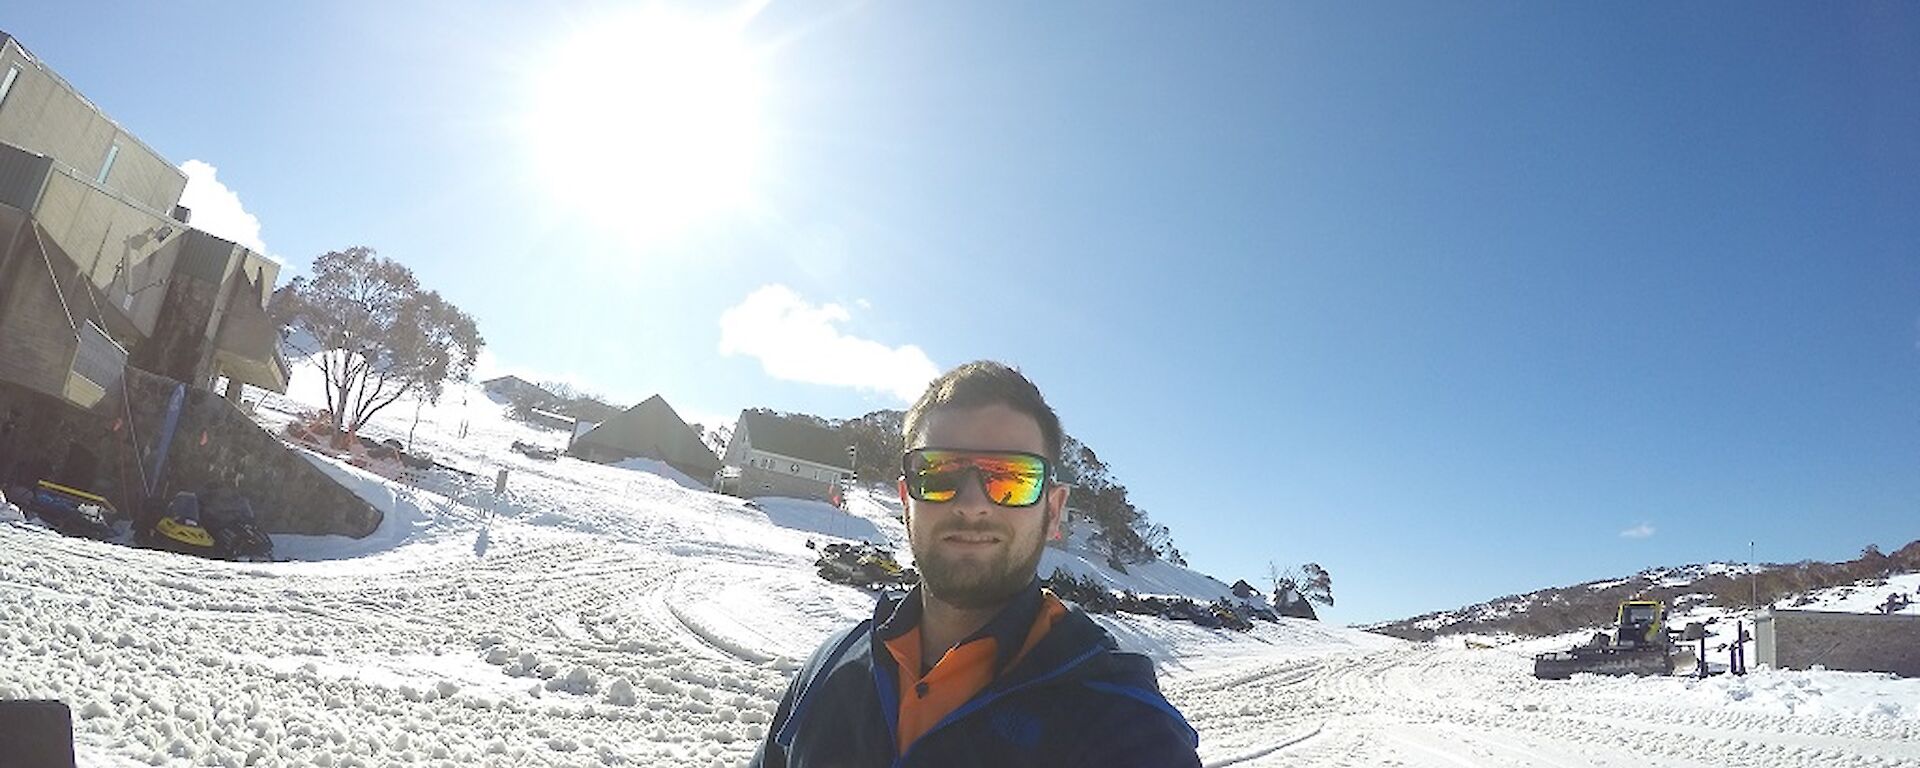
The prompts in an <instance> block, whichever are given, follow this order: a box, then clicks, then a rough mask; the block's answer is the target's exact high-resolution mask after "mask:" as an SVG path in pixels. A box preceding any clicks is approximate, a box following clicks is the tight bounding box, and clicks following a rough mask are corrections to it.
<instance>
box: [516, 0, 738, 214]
mask: <svg viewBox="0 0 1920 768" xmlns="http://www.w3.org/2000/svg"><path fill="white" fill-rule="evenodd" d="M755 63H756V62H755V60H754V57H753V55H752V54H751V52H750V51H748V50H747V48H746V47H745V46H744V45H743V44H742V42H741V40H740V37H739V33H738V28H737V26H736V25H735V24H733V23H731V22H730V20H728V19H700V18H694V17H690V16H685V15H679V14H676V13H673V12H671V11H667V10H664V9H650V10H644V11H639V12H634V13H630V14H627V15H623V16H618V17H614V18H608V19H601V20H599V21H597V22H595V23H593V24H592V25H591V26H589V27H587V28H583V29H580V30H579V31H577V32H576V33H575V34H574V35H573V36H572V37H571V38H570V39H568V40H566V41H565V42H564V43H563V44H562V45H561V46H560V47H559V48H557V49H556V50H555V51H554V52H553V53H552V55H551V57H550V60H549V63H548V66H546V67H545V68H544V69H543V72H542V75H541V77H540V79H539V80H538V81H537V82H536V83H535V84H534V88H535V93H536V96H535V98H534V103H533V105H532V106H533V111H532V113H531V114H530V115H529V116H528V123H527V127H528V131H527V132H528V135H529V137H530V139H531V141H532V146H531V150H532V153H533V157H534V162H535V165H536V167H537V168H538V169H539V172H540V174H541V175H542V176H543V177H544V181H545V183H546V184H547V186H548V188H549V189H550V190H551V191H552V193H553V194H554V195H555V197H556V198H557V199H558V201H559V202H560V203H561V204H562V205H565V206H567V207H569V208H571V209H573V210H576V211H579V212H582V213H586V214H588V215H589V216H590V217H592V218H594V219H596V220H598V221H599V222H600V223H602V224H605V225H608V226H614V227H618V228H620V229H621V230H623V231H624V232H626V233H627V234H629V235H635V236H640V237H642V238H644V239H654V238H657V237H659V236H661V235H664V234H667V233H671V232H673V231H676V230H679V229H681V228H683V227H685V226H687V225H689V224H692V223H694V222H695V221H697V220H699V219H701V218H703V217H705V216H707V215H710V214H712V213H715V212H717V211H721V210H724V209H728V208H732V207H735V206H739V205H741V204H743V203H744V202H745V201H746V200H747V198H748V196H749V194H750V192H751V190H752V186H753V176H754V168H755V165H756V161H757V159H758V158H757V155H758V153H759V151H760V114H759V101H760V80H759V77H758V74H757V72H756V71H755Z"/></svg>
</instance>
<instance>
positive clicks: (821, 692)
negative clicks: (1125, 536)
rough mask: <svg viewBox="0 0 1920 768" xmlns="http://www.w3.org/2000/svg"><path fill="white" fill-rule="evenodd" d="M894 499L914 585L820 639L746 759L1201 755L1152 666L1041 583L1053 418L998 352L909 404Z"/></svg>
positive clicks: (769, 762)
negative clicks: (902, 518) (900, 509)
mask: <svg viewBox="0 0 1920 768" xmlns="http://www.w3.org/2000/svg"><path fill="white" fill-rule="evenodd" d="M904 426H905V438H906V447H907V449H908V450H907V452H906V455H905V456H903V457H902V460H901V478H900V481H899V492H900V499H901V502H902V503H903V504H905V505H906V523H907V537H908V540H909V541H910V543H911V544H912V548H913V557H914V561H915V565H916V566H917V567H918V568H919V571H920V585H919V586H918V587H915V588H914V589H913V591H911V592H908V593H907V595H906V597H904V598H902V599H900V600H898V601H894V600H889V599H882V600H881V601H880V603H879V605H878V606H876V608H875V610H874V615H873V618H872V619H870V620H868V621H863V622H861V623H860V624H858V625H856V626H854V627H852V628H851V629H848V630H845V631H842V632H839V633H837V634H835V635H834V636H832V637H830V638H828V639H827V641H826V642H825V643H823V644H822V645H821V646H820V650H818V651H816V652H815V653H814V655H813V658H812V659H811V660H809V661H808V662H807V664H806V666H805V667H803V668H802V669H801V670H800V672H799V674H798V675H797V676H795V678H794V681H793V684H792V685H791V686H789V687H788V688H787V693H786V696H785V697H783V698H782V699H781V701H780V707H779V709H778V710H777V711H776V712H775V713H774V717H773V722H772V723H770V724H769V725H768V731H767V736H766V739H765V740H764V741H763V742H762V743H761V744H760V749H759V751H758V753H756V754H755V755H754V759H753V762H752V763H751V765H754V766H758V767H761V768H814V767H816V766H833V767H834V768H843V767H845V766H881V765H900V766H976V765H977V766H993V768H1012V767H1013V766H1042V765H1044V766H1102V767H1104V766H1156V767H1158V766H1198V765H1199V764H1200V760H1199V757H1198V756H1197V755H1196V754H1195V752H1194V749H1195V747H1196V745H1197V742H1198V738H1197V736H1196V734H1195V733H1194V731H1193V729H1192V728H1191V727H1190V726H1188V725H1187V722H1186V720H1185V719H1184V718H1182V717H1181V716H1180V713H1179V712H1178V711H1176V710H1175V709H1174V708H1173V705H1171V704H1169V703H1167V700H1166V699H1165V698H1164V697H1162V696H1161V695H1160V691H1159V686H1158V684H1157V683H1156V682H1155V679H1154V673H1153V665H1152V663H1151V662H1149V661H1148V660H1147V659H1146V658H1145V657H1143V656H1140V655H1137V654H1131V653H1121V652H1120V651H1118V650H1117V645H1116V644H1115V643H1114V641H1113V637H1112V636H1111V635H1108V634H1107V632H1106V631H1105V630H1103V629H1101V628H1100V626H1099V625H1098V624H1095V623H1094V622H1093V620H1091V619H1089V618H1087V616H1086V614H1085V613H1082V612H1081V611H1079V610H1078V609H1075V608H1068V607H1067V606H1066V605H1065V604H1063V603H1061V602H1060V600H1059V599H1058V598H1056V597H1054V596H1053V595H1052V594H1051V593H1049V592H1046V591H1043V590H1042V589H1041V588H1040V585H1039V582H1038V581H1037V580H1036V579H1035V570H1036V569H1037V567H1038V566H1039V563H1040V553H1041V551H1042V550H1043V549H1044V548H1045V546H1046V540H1047V539H1048V538H1049V537H1058V536H1059V533H1060V521H1061V517H1062V516H1063V515H1065V514H1066V507H1067V490H1068V489H1067V487H1066V486H1065V485H1063V484H1061V483H1060V482H1058V480H1057V477H1056V476H1055V474H1054V472H1055V470H1054V465H1055V463H1056V462H1057V461H1058V457H1059V455H1060V441H1061V433H1060V419H1059V417H1058V416H1055V415H1054V412H1053V409H1052V408H1049V407H1048V406H1047V403H1046V401H1045V400H1044V399H1042V398H1041V396H1040V390H1039V389H1038V388H1036V387H1034V385H1033V383H1032V382H1030V381H1028V380H1027V379H1026V377H1024V376H1022V375H1020V373H1019V372H1017V371H1015V370H1013V369H1011V368H1008V367H1006V366H1004V365H1001V364H999V363H993V362H975V363H968V364H966V365H963V366H960V367H959V368H956V369H954V370H952V371H949V372H947V373H946V374H945V375H943V376H941V377H940V378H939V379H938V380H936V381H934V382H933V384H932V385H930V386H929V387H928V388H927V391H926V393H925V394H923V395H921V397H920V400H919V402H917V403H915V404H914V406H913V408H912V409H911V410H909V411H907V415H906V422H905V425H904Z"/></svg>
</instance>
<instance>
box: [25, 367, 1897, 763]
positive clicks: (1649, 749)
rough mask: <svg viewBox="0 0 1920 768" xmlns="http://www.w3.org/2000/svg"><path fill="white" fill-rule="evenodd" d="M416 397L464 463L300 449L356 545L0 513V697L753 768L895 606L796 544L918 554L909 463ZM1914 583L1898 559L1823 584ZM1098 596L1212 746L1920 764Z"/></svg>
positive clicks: (451, 756)
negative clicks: (870, 621) (716, 483)
mask: <svg viewBox="0 0 1920 768" xmlns="http://www.w3.org/2000/svg"><path fill="white" fill-rule="evenodd" d="M303 376H304V377H305V378H304V379H303V378H302V377H303ZM311 379H312V374H311V372H310V371H302V372H300V373H297V374H296V378H295V389H294V392H293V394H292V397H291V398H281V397H269V398H267V400H266V401H265V402H263V403H262V404H261V407H260V408H259V410H258V414H259V415H258V418H259V419H260V420H261V421H262V422H263V424H265V425H266V426H267V427H268V428H270V429H274V428H277V427H278V426H279V425H280V424H284V423H285V422H286V421H287V420H289V419H291V418H293V417H294V414H295V413H296V412H297V411H298V410H299V409H300V408H302V407H312V406H311V403H313V402H315V401H316V400H317V397H316V395H315V393H314V391H313V389H312V388H311V387H312V385H313V382H312V380H311ZM303 386H305V387H306V388H305V389H303V388H302V387H303ZM411 405H412V404H410V403H407V404H401V405H396V406H395V407H394V408H393V409H391V410H392V411H394V412H395V415H393V416H392V417H390V418H391V421H383V422H376V424H375V425H372V426H371V427H370V429H369V430H368V431H369V432H370V433H372V435H373V436H375V437H381V438H384V437H395V438H398V439H400V440H402V441H403V442H409V443H411V444H412V445H413V446H414V447H415V448H416V449H419V450H421V451H424V452H429V453H431V454H433V455H434V456H435V457H436V458H437V459H439V460H440V461H441V462H443V463H446V464H449V465H452V466H457V467H461V468H463V469H465V470H467V471H468V472H471V473H472V475H471V476H463V475H457V474H453V473H448V472H441V473H435V474H434V475H432V476H430V477H428V478H425V479H423V480H421V481H420V485H419V486H418V487H414V486H408V485H403V484H399V483H396V482H393V481H389V480H386V479H384V478H381V477H379V476H376V475H372V474H368V473H366V472H363V471H360V470H358V469H355V468H353V467H350V466H347V465H344V464H342V463H340V462H337V461H334V460H332V459H329V458H326V457H322V456H317V455H309V456H308V460H310V461H312V462H314V463H315V464H316V466H319V467H320V468H321V469H322V470H323V471H326V472H327V473H329V474H330V475H332V476H333V477H335V478H336V479H338V480H339V481H340V482H341V483H342V484H344V485H345V486H346V487H348V488H349V489H351V490H353V491H354V492H355V493H357V494H359V495H360V496H361V497H362V498H365V499H367V500H368V501H369V502H370V503H372V504H374V505H375V506H377V507H378V508H379V509H381V510H382V511H383V512H384V513H385V515H386V517H385V519H384V521H383V522H382V524H381V526H380V527H379V529H378V530H377V531H375V532H374V533H373V534H372V535H371V536H368V537H367V538H364V539H357V540H356V539H347V538H343V537H329V536H317V537H296V536H278V537H276V539H275V543H276V552H278V553H279V554H280V555H282V556H283V557H290V558H294V560H293V561H289V562H278V563H244V564H243V563H224V562H213V561H206V560H199V559H194V558H187V557H181V556H176V555H171V554H167V553H162V552H156V551H149V550H141V549H134V548H129V547H124V546H117V545H113V544H106V543H100V542H93V541H86V540H81V539H72V538H66V537H62V536H59V535H58V534H56V533H54V532H52V531H50V530H48V529H46V528H44V527H41V526H37V525H33V524H30V523H23V522H19V521H10V520H8V521H0V615H3V616H5V617H7V620H6V621H4V622H0V659H5V660H6V663H5V664H0V697H6V698H26V697H50V698H58V699H61V700H64V701H66V702H67V703H68V704H69V705H70V706H71V707H72V708H73V710H74V713H75V718H76V728H75V730H76V739H77V742H78V748H79V754H80V760H81V764H83V765H91V766H122V765H232V766H239V765H319V766H374V765H414V764H428V765H442V764H447V765H452V764H459V765H466V764H484V765H582V764H596V765H696V766H709V765H713V766H730V765H738V764H740V763H742V762H743V761H744V760H745V759H746V758H747V757H748V756H749V755H750V754H751V753H752V750H753V748H754V745H755V743H756V742H757V740H759V739H760V738H761V737H763V736H764V735H765V732H766V728H767V725H768V723H769V722H770V719H771V717H772V713H773V710H774V707H775V705H776V703H777V701H778V699H779V697H780V695H781V693H782V692H783V691H784V689H785V687H786V684H787V681H788V678H789V676H790V675H791V674H792V673H793V670H794V669H795V668H796V667H797V666H798V665H799V664H800V663H801V661H802V660H804V659H805V658H806V657H807V655H808V654H810V653H811V652H812V651H813V649H814V647H815V646H816V645H817V644H818V643H819V642H820V640H821V639H822V638H823V637H824V636H825V635H827V634H828V633H829V632H832V631H833V630H835V629H838V628H841V627H844V626H846V625H847V624H849V623H851V622H853V621H856V620H858V619H859V618H862V617H864V616H866V615H868V614H869V613H870V612H871V610H872V604H873V597H872V596H871V595H869V594H868V593H865V592H862V591H859V590H855V589H851V588H847V587H841V586H835V585H831V584H828V583H826V582H824V581H822V580H820V579H819V578H817V577H816V576H815V575H814V573H813V567H812V562H813V557H814V554H815V553H814V551H813V550H810V549H808V548H807V546H806V544H807V542H809V541H813V542H815V543H816V544H819V543H825V542H827V541H833V540H863V541H870V542H873V543H876V544H880V545H883V546H888V547H891V548H893V549H894V551H895V552H896V553H897V554H898V555H899V556H900V557H901V558H902V559H903V560H907V561H910V559H911V553H910V551H909V549H908V547H907V546H906V531H905V528H904V527H903V525H902V524H901V522H900V520H899V515H900V502H899V500H898V499H897V498H896V497H895V496H894V495H893V491H892V489H891V488H886V487H880V488H866V489H859V490H856V491H854V492H853V493H851V494H850V495H849V498H848V499H847V508H846V509H845V510H841V509H836V508H833V507H831V506H828V505H825V504H820V503H818V502H811V501H804V500H797V499H759V500H756V502H755V503H753V504H752V505H749V504H747V503H746V502H744V501H742V500H740V499H735V498H731V497H726V496H720V495H716V494H712V493H708V492H706V491H704V490H702V489H701V488H700V487H699V484H698V483H697V482H691V479H690V478H685V477H684V476H679V477H676V476H675V475H677V474H678V473H674V472H672V471H671V469H670V468H665V467H664V466H663V465H652V466H649V465H645V464H634V463H629V464H628V465H627V466H625V467H620V466H603V465H598V464H592V463H587V462H581V461H578V460H575V459H571V458H565V457H563V458H561V459H560V460H559V461H556V462H539V461H534V460H531V459H528V458H526V457H523V456H520V455H518V454H516V453H513V452H512V451H510V450H509V449H508V445H509V444H510V443H511V442H512V441H513V440H528V439H537V438H538V436H539V434H540V432H539V431H538V430H537V429H536V428H533V427H530V426H528V425H525V424H520V423H518V422H514V421H512V420H509V419H507V418H505V415H504V407H503V406H502V405H500V404H499V403H496V402H494V401H492V400H491V399H489V398H487V397H486V396H485V395H484V394H482V393H480V392H479V390H478V389H477V388H473V387H459V388H453V389H451V390H450V391H449V392H448V394H447V395H446V396H445V397H443V398H442V399H441V401H440V403H438V404H435V405H429V406H426V407H423V408H421V409H420V413H421V417H420V423H419V424H418V426H417V427H416V426H415V425H413V424H412V419H411V413H412V412H413V410H414V409H413V408H412V407H411ZM398 414H408V416H407V418H401V416H399V415H398ZM409 432H411V433H412V434H411V435H409ZM502 468H504V469H507V470H508V481H507V485H506V490H505V491H504V492H503V493H500V494H497V495H496V494H495V493H494V492H493V491H494V473H495V472H496V471H497V470H499V469H502ZM0 509H4V507H3V506H0ZM1085 534H1086V531H1084V530H1076V531H1073V532H1071V533H1069V535H1068V536H1067V537H1066V538H1065V540H1064V541H1061V542H1058V543H1057V545H1056V546H1052V547H1049V549H1048V550H1047V551H1046V553H1045V555H1044V557H1043V560H1042V565H1041V569H1042V571H1043V573H1045V572H1051V570H1052V569H1053V568H1055V567H1059V568H1064V569H1066V570H1068V571H1069V572H1072V573H1075V574H1078V575H1085V576H1091V577H1093V578H1095V579H1098V580H1101V581H1103V582H1104V583H1107V584H1109V585H1111V586H1113V587H1115V588H1118V589H1130V590H1133V591H1135V592H1137V593H1141V594H1172V595H1186V596H1190V597H1192V598H1194V599H1196V600H1201V601H1206V600H1211V599H1213V598H1215V597H1219V596H1223V595H1226V594H1227V590H1228V588H1227V586H1226V585H1225V584H1224V583H1222V582H1221V581H1219V580H1216V579H1212V578H1210V577H1208V576H1206V575H1204V574H1200V573H1198V572H1195V571H1191V570H1188V569H1184V568H1178V567H1174V566H1171V565H1168V564H1166V563H1149V564H1138V565H1129V566H1128V567H1127V572H1126V573H1119V572H1117V571H1114V570H1112V569H1109V568H1108V567H1107V565H1106V564H1105V562H1104V560H1103V558H1101V557H1099V556H1098V555H1096V554H1093V553H1091V552H1090V551H1089V550H1088V548H1087V547H1086V539H1085ZM1901 579H1907V580H1905V581H1903V580H1901ZM1917 586H1920V584H1916V583H1915V582H1914V581H1913V580H1912V579H1908V578H1907V577H1901V578H1900V579H1895V580H1894V581H1893V582H1892V583H1890V584H1889V585H1888V587H1887V589H1886V590H1881V589H1877V590H1868V591H1863V592H1860V593H1858V594H1857V595H1850V596H1848V597H1846V598H1838V597H1836V598H1834V602H1833V603H1832V604H1834V605H1852V604H1853V603H1852V602H1846V601H1855V602H1858V601H1866V600H1868V599H1869V598H1872V599H1873V600H1874V601H1875V602H1877V601H1878V600H1879V599H1884V596H1885V591H1887V590H1890V589H1905V590H1908V591H1912V590H1913V589H1914V588H1915V587H1917ZM1870 593H1871V594H1870ZM1720 618H1721V621H1720V622H1718V623H1716V627H1720V626H1726V625H1727V624H1728V623H1729V622H1728V621H1727V619H1730V618H1733V616H1732V615H1731V614H1728V615H1725V616H1722V617H1720ZM1098 620H1099V621H1100V622H1101V623H1102V624H1104V625H1105V626H1106V627H1108V628H1109V629H1110V630H1111V631H1112V632H1113V634H1114V635H1115V637H1116V638H1117V639H1118V640H1119V642H1120V643H1121V645H1122V646H1123V647H1126V648H1128V649H1131V650H1136V651H1139V652H1143V653H1146V654H1148V655H1149V656H1150V657H1151V658H1153V659H1154V660H1155V662H1156V664H1157V665H1158V669H1159V672H1160V676H1161V682H1162V686H1163V687H1164V688H1165V690H1166V691H1167V694H1168V697H1169V698H1170V699H1171V700H1172V701H1173V702H1174V703H1175V704H1176V705H1177V706H1179V707H1180V708H1181V709H1182V711H1183V712H1184V713H1185V714H1186V715H1187V717H1188V718H1189V720H1190V721H1191V722H1192V724H1193V725H1194V727H1195V728H1196V729H1197V730H1198V731H1199V733H1200V735H1201V747H1200V751H1201V756H1202V758H1203V759H1204V760H1205V762H1206V763H1207V764H1208V765H1210V766H1225V765H1247V766H1261V765H1318V766H1360V765H1389V764H1397V765H1405V766H1510V765H1671V766H1718V765H1768V766H1826V765H1856V766H1894V765H1920V681H1910V680H1896V679H1892V678H1890V677H1887V676H1884V675H1866V674H1857V673H1841V672H1823V671H1815V672H1794V671H1764V672H1761V673H1758V674H1753V675H1748V676H1746V677H1744V678H1731V677H1718V678H1711V679H1708V680H1704V681H1701V680H1692V679H1684V678H1663V679H1650V680H1639V679H1614V678H1596V677H1591V676H1578V677H1576V678H1575V679H1574V680H1570V681H1560V682H1543V681H1537V680H1534V679H1533V678H1532V676H1531V674H1530V661H1529V660H1530V656H1531V653H1532V652H1534V651H1533V650H1531V649H1532V648H1533V647H1535V646H1539V645H1541V644H1542V643H1547V642H1554V643H1558V641H1559V639H1556V638H1549V639H1546V640H1537V641H1527V642H1515V641H1514V640H1513V639H1512V638H1502V637H1486V638H1481V639H1477V640H1476V643H1475V644H1474V645H1477V646H1492V647H1468V644H1467V643H1465V642H1464V641H1463V640H1462V639H1459V638H1453V639H1448V640H1446V641H1442V642H1435V643H1425V644H1412V643H1405V642H1402V641H1399V640H1394V639H1390V638H1386V637H1382V636H1378V635H1373V634H1368V633H1365V632H1361V631H1358V630H1354V629H1348V628H1342V627H1336V626H1329V625H1325V624H1321V623H1318V622H1312V621H1302V620H1296V619H1285V620H1282V621H1280V622H1278V623H1266V622H1256V623H1255V629H1254V631H1252V632H1248V633H1235V632H1229V631H1223V630H1208V629H1202V628H1199V627H1196V626H1193V625H1191V624H1184V623H1179V622H1170V621H1164V620H1159V619H1154V618H1146V617H1139V616H1130V615H1122V616H1102V617H1098Z"/></svg>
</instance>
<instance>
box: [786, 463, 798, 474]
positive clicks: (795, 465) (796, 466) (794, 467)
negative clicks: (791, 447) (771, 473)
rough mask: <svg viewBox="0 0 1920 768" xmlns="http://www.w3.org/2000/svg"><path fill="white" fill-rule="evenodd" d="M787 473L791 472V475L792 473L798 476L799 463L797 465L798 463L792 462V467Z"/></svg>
mask: <svg viewBox="0 0 1920 768" xmlns="http://www.w3.org/2000/svg"><path fill="white" fill-rule="evenodd" d="M787 471H789V472H792V473H794V474H796V475H797V474H800V463H799V462H794V464H793V467H792V468H791V469H789V470H787Z"/></svg>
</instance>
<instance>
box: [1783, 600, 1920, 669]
mask: <svg viewBox="0 0 1920 768" xmlns="http://www.w3.org/2000/svg"><path fill="white" fill-rule="evenodd" d="M1755 626H1756V632H1755V634H1756V635H1757V638H1758V641H1759V642H1758V647H1757V648H1756V649H1755V653H1754V661H1755V662H1756V663H1761V664H1769V665H1772V666H1773V667H1774V668H1775V669H1810V668H1812V667H1815V666H1821V667H1825V668H1827V669H1834V670H1845V671H1849V672H1892V673H1894V674H1897V675H1900V676H1902V677H1920V616H1912V615H1898V614H1896V615H1892V616H1886V615H1881V614H1862V613H1827V612H1823V611H1793V610H1775V611H1771V612H1770V614H1768V613H1763V614H1761V616H1760V619H1759V621H1758V622H1757V623H1756V625H1755Z"/></svg>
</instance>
